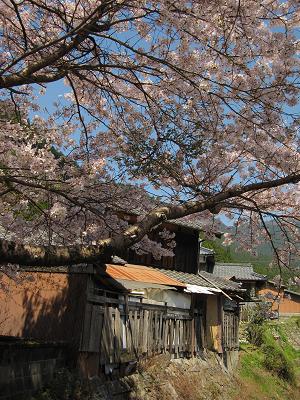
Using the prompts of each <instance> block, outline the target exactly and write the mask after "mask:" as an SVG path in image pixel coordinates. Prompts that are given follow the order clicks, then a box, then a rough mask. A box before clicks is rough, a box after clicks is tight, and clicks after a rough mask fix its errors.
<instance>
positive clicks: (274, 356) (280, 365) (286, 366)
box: [262, 343, 295, 383]
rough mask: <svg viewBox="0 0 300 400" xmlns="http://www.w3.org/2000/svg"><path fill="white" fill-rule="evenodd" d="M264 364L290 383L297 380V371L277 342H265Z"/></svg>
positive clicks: (263, 347)
mask: <svg viewBox="0 0 300 400" xmlns="http://www.w3.org/2000/svg"><path fill="white" fill-rule="evenodd" d="M262 351H263V353H264V356H265V357H264V362H263V363H264V366H265V367H266V369H268V370H269V371H271V372H274V373H275V374H276V375H277V376H278V377H279V378H281V379H284V380H286V381H288V382H290V383H294V382H295V373H294V369H293V366H292V364H291V363H290V361H289V360H288V358H287V357H286V355H285V354H284V351H283V350H282V349H281V348H280V347H279V346H278V345H276V344H271V343H269V344H264V345H263V346H262Z"/></svg>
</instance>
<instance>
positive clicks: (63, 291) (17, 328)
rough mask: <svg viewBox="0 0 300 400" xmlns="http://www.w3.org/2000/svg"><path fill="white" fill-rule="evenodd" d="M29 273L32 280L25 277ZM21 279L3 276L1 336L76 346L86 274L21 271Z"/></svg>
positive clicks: (0, 313) (82, 309)
mask: <svg viewBox="0 0 300 400" xmlns="http://www.w3.org/2000/svg"><path fill="white" fill-rule="evenodd" d="M29 274H30V277H31V279H30V280H28V279H26V278H27V277H28V276H29ZM22 275H23V276H22V278H23V279H21V282H19V283H16V282H15V281H14V280H12V279H10V278H8V277H7V278H6V282H5V283H6V285H7V291H6V293H1V296H0V302H1V310H0V315H1V317H0V320H1V319H2V318H3V319H4V318H5V320H4V321H3V323H2V324H1V325H0V335H4V336H14V337H22V338H24V339H31V340H32V339H33V340H38V341H43V342H68V343H69V344H70V345H71V346H72V347H77V346H78V344H79V340H80V334H81V326H82V319H83V313H84V306H85V295H86V279H87V278H86V277H87V275H85V274H75V273H73V274H69V273H50V272H32V271H31V272H26V273H25V272H24V273H22Z"/></svg>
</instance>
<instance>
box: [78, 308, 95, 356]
mask: <svg viewBox="0 0 300 400" xmlns="http://www.w3.org/2000/svg"><path fill="white" fill-rule="evenodd" d="M92 312H93V305H92V304H91V303H86V306H85V314H84V323H83V330H82V336H81V343H80V350H81V351H89V343H90V333H91V320H92Z"/></svg>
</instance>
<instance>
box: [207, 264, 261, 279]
mask: <svg viewBox="0 0 300 400" xmlns="http://www.w3.org/2000/svg"><path fill="white" fill-rule="evenodd" d="M213 274H214V275H216V276H218V277H222V278H231V277H235V278H236V279H237V280H242V281H266V280H267V277H266V275H261V274H258V273H256V272H254V271H253V267H252V265H251V264H247V263H237V264H233V263H216V264H215V266H214V271H213Z"/></svg>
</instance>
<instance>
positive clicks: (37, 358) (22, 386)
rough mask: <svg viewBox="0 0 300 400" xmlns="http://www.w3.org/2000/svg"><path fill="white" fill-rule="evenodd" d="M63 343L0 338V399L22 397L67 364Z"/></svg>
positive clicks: (47, 380)
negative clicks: (42, 342)
mask: <svg viewBox="0 0 300 400" xmlns="http://www.w3.org/2000/svg"><path fill="white" fill-rule="evenodd" d="M66 362H67V348H66V346H65V345H63V344H53V343H49V344H41V343H33V342H29V341H26V342H24V341H22V340H18V341H16V340H8V339H0V400H25V399H30V397H31V394H32V393H34V392H35V391H37V390H38V389H40V388H42V387H43V386H45V385H46V384H47V383H48V382H50V381H51V380H52V379H53V374H54V372H55V371H56V370H57V369H59V368H62V367H64V366H65V365H66Z"/></svg>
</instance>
